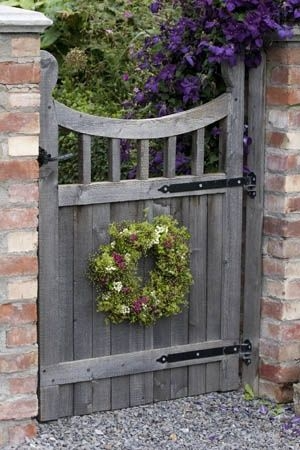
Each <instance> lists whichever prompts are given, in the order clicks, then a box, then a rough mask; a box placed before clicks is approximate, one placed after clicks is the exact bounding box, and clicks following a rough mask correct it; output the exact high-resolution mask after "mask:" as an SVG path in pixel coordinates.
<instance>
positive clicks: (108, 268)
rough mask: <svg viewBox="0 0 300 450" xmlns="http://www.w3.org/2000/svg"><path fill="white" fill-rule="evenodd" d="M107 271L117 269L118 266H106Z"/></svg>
mask: <svg viewBox="0 0 300 450" xmlns="http://www.w3.org/2000/svg"><path fill="white" fill-rule="evenodd" d="M105 270H106V272H108V273H110V272H113V271H114V270H117V268H116V267H115V266H107V267H105Z"/></svg>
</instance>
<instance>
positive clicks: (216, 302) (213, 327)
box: [206, 195, 224, 392]
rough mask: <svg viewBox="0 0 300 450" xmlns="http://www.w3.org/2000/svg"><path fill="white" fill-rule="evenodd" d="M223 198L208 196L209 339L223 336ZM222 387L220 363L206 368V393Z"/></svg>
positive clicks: (207, 335) (207, 333)
mask: <svg viewBox="0 0 300 450" xmlns="http://www.w3.org/2000/svg"><path fill="white" fill-rule="evenodd" d="M223 197H224V196H223V195H209V196H208V214H207V221H208V231H207V326H206V339H207V340H208V341H209V340H213V339H219V338H220V336H221V308H222V305H221V304H222V266H223V261H222V257H223ZM219 387H220V367H219V363H213V364H208V365H207V371H206V390H207V392H210V391H216V390H218V389H219Z"/></svg>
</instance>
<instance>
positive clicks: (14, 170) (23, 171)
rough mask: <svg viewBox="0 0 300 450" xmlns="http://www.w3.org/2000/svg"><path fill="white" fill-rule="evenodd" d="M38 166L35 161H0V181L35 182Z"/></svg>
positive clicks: (37, 176)
mask: <svg viewBox="0 0 300 450" xmlns="http://www.w3.org/2000/svg"><path fill="white" fill-rule="evenodd" d="M38 178H39V165H38V162H37V161H36V160H13V161H0V181H7V180H19V181H20V180H30V181H31V180H37V179H38Z"/></svg>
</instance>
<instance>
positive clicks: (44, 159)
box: [38, 147, 74, 167]
mask: <svg viewBox="0 0 300 450" xmlns="http://www.w3.org/2000/svg"><path fill="white" fill-rule="evenodd" d="M73 156H74V155H73V153H67V154H66V155H61V156H52V155H51V154H50V153H47V152H46V150H45V149H43V148H42V147H39V156H38V162H39V166H40V167H41V166H43V165H45V164H48V162H51V161H67V160H68V159H70V158H73Z"/></svg>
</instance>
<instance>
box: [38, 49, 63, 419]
mask: <svg viewBox="0 0 300 450" xmlns="http://www.w3.org/2000/svg"><path fill="white" fill-rule="evenodd" d="M57 70H58V69H57V63H56V61H55V59H54V58H53V56H52V55H50V54H49V53H47V52H42V59H41V85H40V89H41V93H42V96H41V108H40V120H41V133H40V146H41V148H43V149H44V150H45V151H46V152H47V153H51V154H52V156H56V155H57V153H58V125H57V120H56V116H55V111H54V106H53V101H52V97H51V93H52V89H53V87H54V86H55V84H56V80H57ZM57 178H58V170H57V163H56V162H52V163H49V164H47V165H44V166H42V167H41V168H40V181H39V295H38V306H39V307H38V311H39V319H38V320H39V338H38V340H39V362H40V367H41V366H43V365H47V364H53V363H57V362H59V360H60V355H59V351H60V350H59V345H60V333H61V331H62V327H61V326H60V311H59V307H60V300H59V295H58V195H57ZM40 377H41V378H42V377H43V371H42V370H40ZM58 404H59V389H58V388H57V389H54V388H53V389H51V390H41V392H40V420H48V419H49V420H50V419H56V418H57V417H58V415H59V408H58V407H57V408H56V412H55V405H57V406H58Z"/></svg>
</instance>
